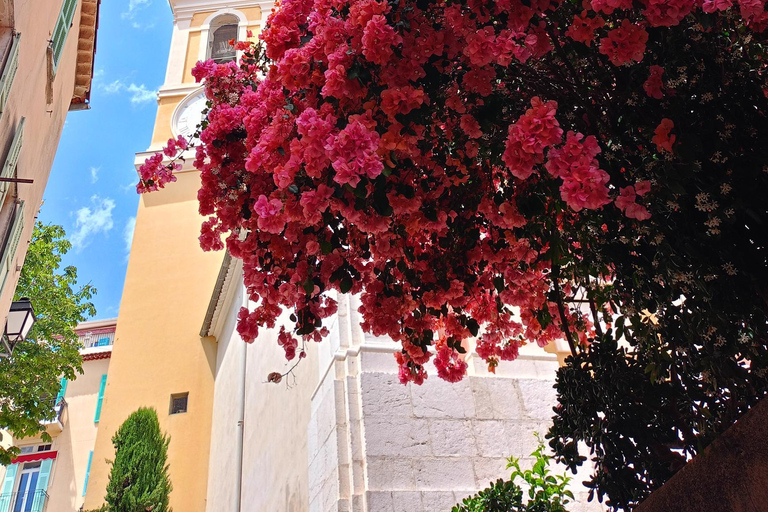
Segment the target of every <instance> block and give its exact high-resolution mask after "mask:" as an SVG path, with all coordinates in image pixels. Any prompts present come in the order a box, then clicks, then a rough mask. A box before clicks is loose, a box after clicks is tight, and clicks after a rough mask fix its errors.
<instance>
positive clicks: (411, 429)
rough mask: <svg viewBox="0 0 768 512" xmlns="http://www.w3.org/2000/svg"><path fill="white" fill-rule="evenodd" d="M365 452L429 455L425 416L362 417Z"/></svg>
mask: <svg viewBox="0 0 768 512" xmlns="http://www.w3.org/2000/svg"><path fill="white" fill-rule="evenodd" d="M363 425H364V427H363V428H364V437H365V452H366V454H367V455H368V456H369V457H370V456H377V455H384V456H387V455H388V456H396V457H419V456H422V455H429V454H431V453H432V449H431V447H430V443H429V425H428V423H427V420H425V419H420V418H409V417H404V416H366V417H365V418H364V419H363Z"/></svg>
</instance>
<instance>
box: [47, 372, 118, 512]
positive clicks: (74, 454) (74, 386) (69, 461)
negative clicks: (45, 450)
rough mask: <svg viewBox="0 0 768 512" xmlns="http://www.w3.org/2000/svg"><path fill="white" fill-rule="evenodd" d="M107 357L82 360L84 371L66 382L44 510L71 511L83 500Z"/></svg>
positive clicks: (94, 440)
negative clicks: (65, 403) (47, 498)
mask: <svg viewBox="0 0 768 512" xmlns="http://www.w3.org/2000/svg"><path fill="white" fill-rule="evenodd" d="M109 361H110V360H109V359H97V360H94V361H84V362H83V372H84V373H83V375H80V376H78V378H77V380H74V381H72V382H69V383H67V392H66V395H65V397H64V398H65V400H66V401H67V406H66V408H65V409H64V413H63V416H62V422H61V423H62V425H63V427H64V428H63V429H62V431H61V434H59V435H58V436H57V437H56V438H55V439H54V443H53V446H52V449H54V450H57V451H58V455H57V457H56V461H55V462H54V464H53V471H52V473H51V481H50V483H49V484H48V495H49V496H50V498H49V500H48V507H47V508H46V512H72V511H74V510H78V509H79V508H80V505H82V504H83V500H84V498H83V486H84V485H85V474H86V471H87V470H88V455H89V454H90V452H91V450H93V446H94V443H95V442H96V430H97V428H98V423H95V422H94V419H95V414H96V402H97V400H98V394H99V387H100V386H101V376H102V375H105V374H107V371H108V369H109Z"/></svg>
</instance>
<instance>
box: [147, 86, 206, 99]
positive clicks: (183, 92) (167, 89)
mask: <svg viewBox="0 0 768 512" xmlns="http://www.w3.org/2000/svg"><path fill="white" fill-rule="evenodd" d="M199 88H200V84H198V83H192V84H180V85H164V86H162V87H161V88H160V90H159V91H158V92H157V97H158V98H169V97H173V96H188V95H189V94H191V93H193V92H195V91H197V90H198V89H199Z"/></svg>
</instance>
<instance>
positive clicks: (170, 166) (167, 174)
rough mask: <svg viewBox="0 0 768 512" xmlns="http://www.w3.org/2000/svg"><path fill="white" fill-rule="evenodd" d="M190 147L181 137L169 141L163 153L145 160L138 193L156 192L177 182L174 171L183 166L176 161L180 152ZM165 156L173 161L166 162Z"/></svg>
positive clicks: (140, 170)
mask: <svg viewBox="0 0 768 512" xmlns="http://www.w3.org/2000/svg"><path fill="white" fill-rule="evenodd" d="M188 147H189V143H188V142H187V140H186V139H185V138H184V137H182V136H181V135H179V137H178V138H177V139H168V143H167V144H166V145H165V146H164V147H163V149H162V152H160V153H155V154H153V155H152V156H150V157H149V158H147V159H145V160H144V163H143V164H142V165H141V166H140V167H139V183H138V184H137V185H136V191H137V192H138V193H139V194H143V193H145V192H154V191H156V190H159V189H161V188H163V187H165V185H166V184H168V183H173V182H174V181H176V176H175V175H174V174H173V171H178V170H179V169H181V167H182V166H181V164H180V163H179V162H177V161H176V160H175V159H176V157H177V155H178V154H179V153H180V152H184V151H186V150H187V148H188ZM164 156H166V157H168V158H170V159H171V161H170V162H165V158H164Z"/></svg>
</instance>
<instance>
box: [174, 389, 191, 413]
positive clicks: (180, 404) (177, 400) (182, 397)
mask: <svg viewBox="0 0 768 512" xmlns="http://www.w3.org/2000/svg"><path fill="white" fill-rule="evenodd" d="M188 400H189V393H176V394H174V395H171V414H179V413H182V412H187V401H188Z"/></svg>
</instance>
